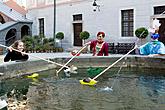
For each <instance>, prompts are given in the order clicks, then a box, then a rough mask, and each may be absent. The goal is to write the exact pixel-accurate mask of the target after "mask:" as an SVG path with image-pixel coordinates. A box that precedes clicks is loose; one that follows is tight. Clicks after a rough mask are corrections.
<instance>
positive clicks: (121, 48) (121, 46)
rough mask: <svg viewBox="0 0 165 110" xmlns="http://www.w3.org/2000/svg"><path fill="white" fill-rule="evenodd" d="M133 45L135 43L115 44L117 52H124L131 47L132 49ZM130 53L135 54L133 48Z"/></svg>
mask: <svg viewBox="0 0 165 110" xmlns="http://www.w3.org/2000/svg"><path fill="white" fill-rule="evenodd" d="M134 46H135V43H118V44H117V46H116V51H117V54H126V53H127V52H129V51H130V50H131V49H133V48H134ZM131 54H135V50H134V51H133V52H131Z"/></svg>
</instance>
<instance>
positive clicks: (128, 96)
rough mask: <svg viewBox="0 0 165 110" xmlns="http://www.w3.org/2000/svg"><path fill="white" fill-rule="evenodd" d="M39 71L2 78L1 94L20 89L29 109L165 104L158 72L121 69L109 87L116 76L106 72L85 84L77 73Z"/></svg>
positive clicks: (128, 108) (134, 109)
mask: <svg viewBox="0 0 165 110" xmlns="http://www.w3.org/2000/svg"><path fill="white" fill-rule="evenodd" d="M139 73H140V72H139ZM40 74H41V73H40ZM42 74H43V75H40V77H39V79H35V80H33V79H26V78H20V79H12V80H7V81H2V82H1V83H0V85H1V86H0V90H1V91H0V94H1V95H4V94H7V93H9V92H11V91H12V90H13V89H15V91H17V92H18V91H19V92H18V94H17V96H18V98H19V97H20V96H21V94H22V95H26V96H27V98H28V106H29V107H30V110H151V109H153V110H162V109H161V108H162V107H163V104H165V86H164V85H165V77H164V76H161V75H160V76H151V75H150V76H148V75H139V76H137V75H132V74H128V71H127V73H126V72H121V75H120V77H118V78H117V80H116V82H115V84H114V86H113V89H112V88H111V86H112V83H113V81H114V79H115V77H111V78H109V75H105V76H102V77H101V78H100V79H99V83H98V84H97V85H96V86H84V85H81V84H80V83H79V79H83V78H84V77H82V76H81V75H80V74H77V76H74V77H70V78H66V77H60V78H57V77H55V76H54V73H53V72H52V71H46V72H43V73H42ZM44 74H48V75H44ZM52 74H53V75H52ZM110 74H111V73H110ZM107 76H108V78H107Z"/></svg>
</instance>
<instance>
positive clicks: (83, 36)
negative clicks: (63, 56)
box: [80, 31, 90, 44]
mask: <svg viewBox="0 0 165 110" xmlns="http://www.w3.org/2000/svg"><path fill="white" fill-rule="evenodd" d="M89 36H90V34H89V32H88V31H82V32H80V39H82V40H83V44H84V43H85V40H86V39H88V38H89Z"/></svg>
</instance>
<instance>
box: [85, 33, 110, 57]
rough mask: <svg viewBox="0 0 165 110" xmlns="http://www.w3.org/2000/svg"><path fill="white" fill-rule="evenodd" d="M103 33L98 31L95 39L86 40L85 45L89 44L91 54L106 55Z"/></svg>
mask: <svg viewBox="0 0 165 110" xmlns="http://www.w3.org/2000/svg"><path fill="white" fill-rule="evenodd" d="M104 37H105V33H104V32H98V33H97V40H94V41H92V42H88V43H87V44H86V45H90V50H91V51H92V53H93V56H108V43H106V42H105V41H104Z"/></svg>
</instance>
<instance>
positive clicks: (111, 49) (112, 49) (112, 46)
mask: <svg viewBox="0 0 165 110" xmlns="http://www.w3.org/2000/svg"><path fill="white" fill-rule="evenodd" d="M115 52H116V51H115V44H114V43H108V53H111V54H115Z"/></svg>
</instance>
